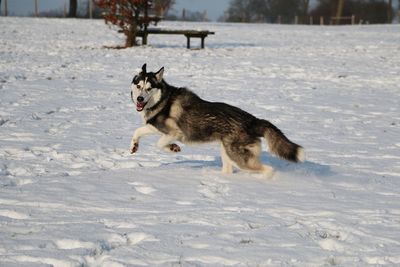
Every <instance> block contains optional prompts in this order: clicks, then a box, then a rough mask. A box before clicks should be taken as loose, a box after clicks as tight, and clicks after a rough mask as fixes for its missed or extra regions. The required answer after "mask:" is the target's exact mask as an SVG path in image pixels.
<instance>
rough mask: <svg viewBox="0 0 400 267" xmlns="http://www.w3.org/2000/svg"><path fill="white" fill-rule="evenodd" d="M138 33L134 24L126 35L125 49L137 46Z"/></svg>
mask: <svg viewBox="0 0 400 267" xmlns="http://www.w3.org/2000/svg"><path fill="white" fill-rule="evenodd" d="M136 32H137V26H136V22H135V23H132V24H131V25H130V26H129V29H128V31H127V34H126V40H125V47H132V46H136V45H137V44H136Z"/></svg>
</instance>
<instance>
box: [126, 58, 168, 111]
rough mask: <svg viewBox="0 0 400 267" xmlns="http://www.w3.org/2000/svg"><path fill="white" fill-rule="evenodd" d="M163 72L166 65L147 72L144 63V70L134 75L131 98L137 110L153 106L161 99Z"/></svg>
mask: <svg viewBox="0 0 400 267" xmlns="http://www.w3.org/2000/svg"><path fill="white" fill-rule="evenodd" d="M163 74H164V67H162V68H161V69H160V70H159V71H157V72H155V73H154V72H147V71H146V64H144V65H143V66H142V70H141V71H140V72H139V73H138V74H137V75H135V77H133V80H132V85H131V98H132V101H133V103H135V104H136V110H137V111H139V112H140V111H143V110H145V109H148V108H151V107H152V106H154V105H155V104H156V103H157V102H158V101H159V100H160V99H161V89H162V87H163V86H162V85H163V84H162V81H163Z"/></svg>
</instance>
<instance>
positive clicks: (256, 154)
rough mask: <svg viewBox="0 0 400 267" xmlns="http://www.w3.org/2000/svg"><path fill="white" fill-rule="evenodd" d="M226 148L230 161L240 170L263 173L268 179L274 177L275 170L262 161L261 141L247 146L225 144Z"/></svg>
mask: <svg viewBox="0 0 400 267" xmlns="http://www.w3.org/2000/svg"><path fill="white" fill-rule="evenodd" d="M224 147H225V151H226V154H227V155H228V157H229V159H231V160H232V161H233V162H234V163H235V164H236V165H237V166H238V167H239V168H241V169H243V170H249V171H254V172H258V173H261V174H263V176H265V177H267V178H270V177H272V175H273V173H274V170H273V168H272V167H271V166H268V165H264V164H262V162H261V160H260V156H261V141H260V140H254V142H252V143H247V144H243V143H239V142H232V143H230V144H225V145H224Z"/></svg>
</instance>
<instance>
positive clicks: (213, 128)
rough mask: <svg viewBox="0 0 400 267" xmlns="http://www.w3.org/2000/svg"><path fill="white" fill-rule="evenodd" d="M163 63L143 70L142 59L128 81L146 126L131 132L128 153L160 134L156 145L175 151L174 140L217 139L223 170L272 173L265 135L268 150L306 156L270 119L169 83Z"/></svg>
mask: <svg viewBox="0 0 400 267" xmlns="http://www.w3.org/2000/svg"><path fill="white" fill-rule="evenodd" d="M163 74H164V67H162V68H161V69H160V70H159V71H157V72H155V73H154V72H147V71H146V64H144V65H143V67H142V70H141V71H140V72H139V74H138V75H136V76H135V77H134V78H133V80H132V85H131V98H132V101H133V102H134V103H135V105H136V110H137V111H138V112H140V114H141V115H142V117H143V119H144V122H145V125H144V126H142V127H140V128H138V129H136V131H135V132H134V134H133V137H132V142H131V147H130V152H131V153H135V152H136V151H137V150H138V148H139V139H140V138H141V137H142V136H145V135H149V134H161V138H160V139H159V140H158V143H157V146H158V147H159V148H161V149H164V150H166V151H171V152H179V151H180V150H181V149H180V147H179V146H178V145H177V144H175V143H173V142H174V141H180V142H182V143H197V142H212V141H218V142H220V143H221V157H222V172H223V173H232V171H233V166H236V167H238V168H241V169H244V170H250V171H257V172H261V173H263V174H265V175H266V176H271V175H272V174H273V168H272V167H270V166H267V165H263V164H262V163H261V161H260V154H261V139H260V137H264V138H265V139H266V140H267V142H268V146H269V149H270V151H271V153H272V154H275V155H277V156H278V157H280V158H283V159H286V160H289V161H293V162H299V161H303V160H304V151H303V148H302V147H301V146H299V145H297V144H295V143H293V142H291V141H290V140H289V139H288V138H286V136H285V135H284V134H283V133H282V132H281V131H280V130H279V129H278V128H277V127H276V126H274V125H273V124H272V123H270V122H269V121H267V120H263V119H258V118H256V117H254V116H253V115H251V114H249V113H247V112H246V111H243V110H241V109H239V108H237V107H233V106H230V105H228V104H225V103H216V102H208V101H205V100H203V99H201V98H200V97H198V96H197V95H196V94H195V93H193V92H191V91H190V90H188V89H186V88H177V87H174V86H171V85H169V84H168V83H167V82H166V81H165V80H164V79H163Z"/></svg>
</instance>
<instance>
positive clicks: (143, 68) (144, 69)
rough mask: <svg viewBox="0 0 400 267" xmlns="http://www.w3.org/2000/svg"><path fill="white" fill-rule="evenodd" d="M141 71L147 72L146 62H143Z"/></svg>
mask: <svg viewBox="0 0 400 267" xmlns="http://www.w3.org/2000/svg"><path fill="white" fill-rule="evenodd" d="M141 73H142V74H146V63H144V64H143V66H142V71H141Z"/></svg>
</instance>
